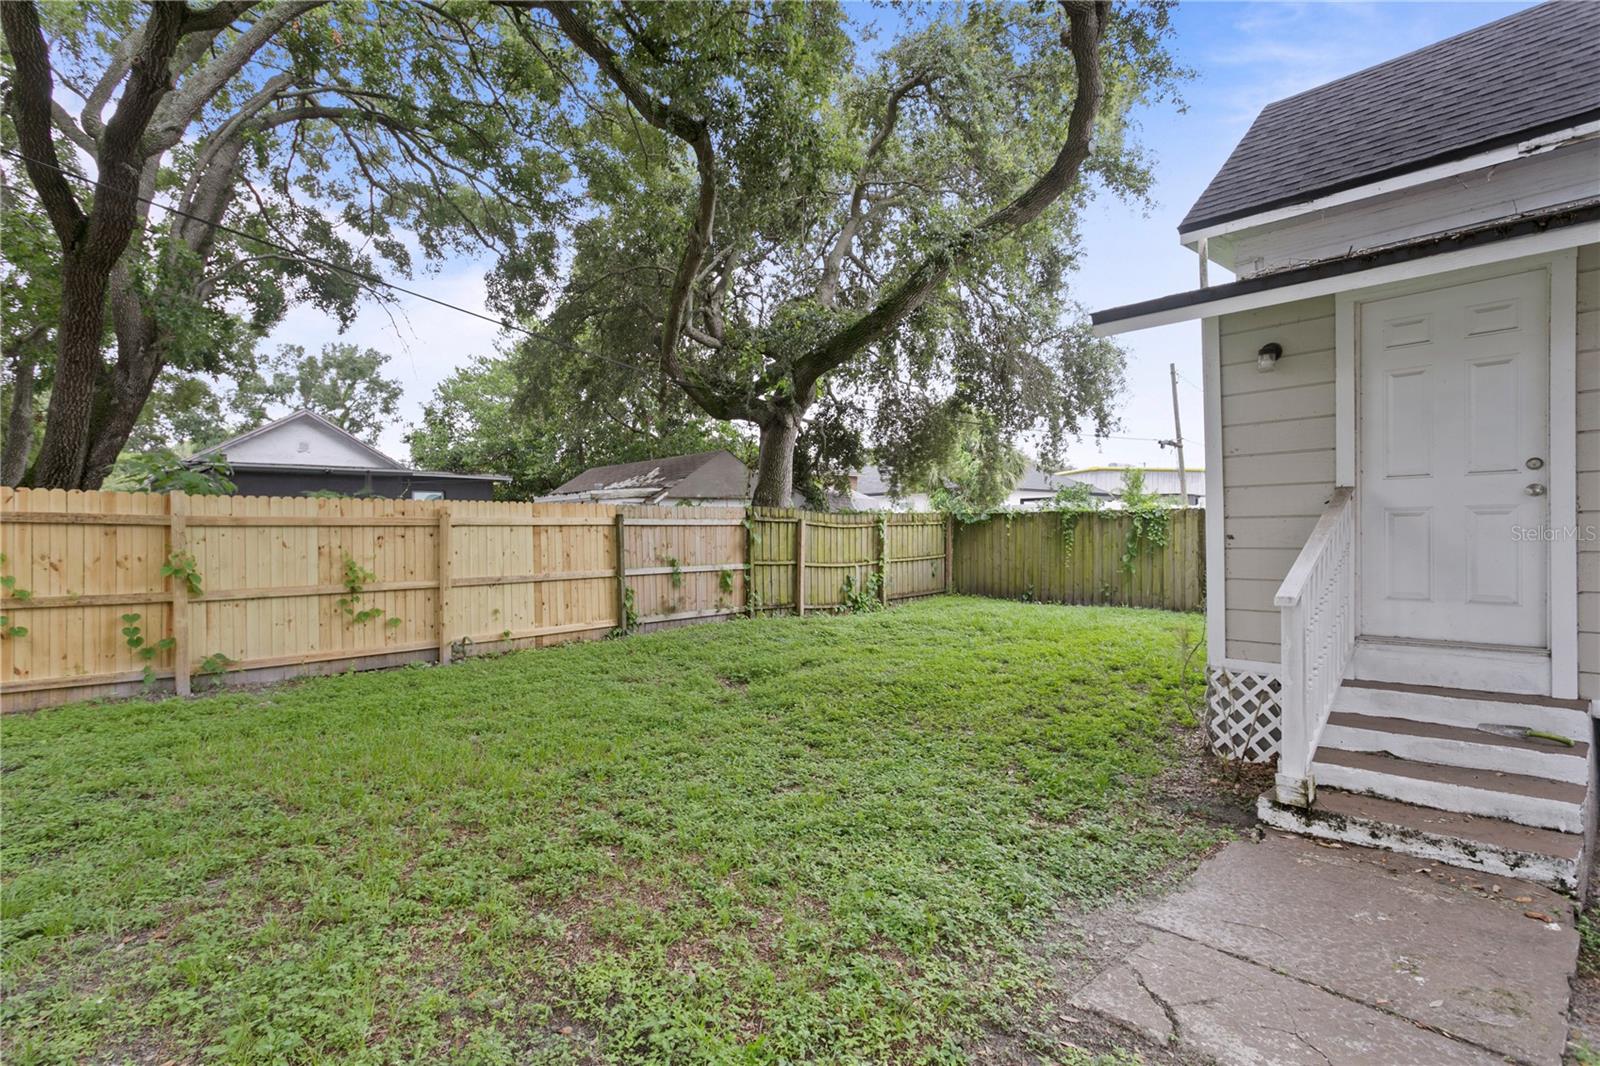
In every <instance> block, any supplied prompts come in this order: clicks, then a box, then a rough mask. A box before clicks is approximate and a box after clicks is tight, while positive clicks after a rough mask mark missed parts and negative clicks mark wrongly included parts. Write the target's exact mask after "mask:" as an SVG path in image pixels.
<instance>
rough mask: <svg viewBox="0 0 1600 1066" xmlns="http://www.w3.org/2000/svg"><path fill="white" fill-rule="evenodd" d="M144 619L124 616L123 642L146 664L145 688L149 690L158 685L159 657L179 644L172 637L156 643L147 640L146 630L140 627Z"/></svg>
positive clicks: (137, 615)
mask: <svg viewBox="0 0 1600 1066" xmlns="http://www.w3.org/2000/svg"><path fill="white" fill-rule="evenodd" d="M142 617H143V616H142V615H139V614H125V615H123V616H122V640H123V643H125V644H127V645H128V647H129V648H132V649H133V654H134V655H136V656H138V657H139V660H140V661H141V662H142V663H144V670H143V675H144V687H145V688H149V687H150V686H151V685H153V684H155V683H156V659H157V657H159V656H160V655H161V653H162V652H164V651H166V650H167V649H169V648H175V647H177V646H178V642H177V640H176V639H174V638H172V637H162V638H161V639H160V640H156V641H151V640H147V639H146V638H145V635H144V628H143V627H142V626H140V625H139V621H140V619H141V618H142Z"/></svg>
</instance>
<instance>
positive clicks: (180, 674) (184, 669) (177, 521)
mask: <svg viewBox="0 0 1600 1066" xmlns="http://www.w3.org/2000/svg"><path fill="white" fill-rule="evenodd" d="M188 514H189V496H188V494H187V493H184V492H174V493H172V494H171V495H169V496H168V497H167V523H168V533H167V551H168V552H169V553H170V554H169V555H168V558H169V559H170V558H171V557H172V556H173V555H177V554H179V553H182V552H187V551H188V550H189V519H188V517H187V516H188ZM172 688H173V691H175V692H177V694H178V695H180V696H187V695H189V692H190V684H189V582H188V579H187V578H185V577H182V576H175V577H173V578H172Z"/></svg>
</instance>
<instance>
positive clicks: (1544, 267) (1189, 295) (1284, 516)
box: [1094, 3, 1600, 889]
mask: <svg viewBox="0 0 1600 1066" xmlns="http://www.w3.org/2000/svg"><path fill="white" fill-rule="evenodd" d="M1596 42H1600V4H1588V3H1550V4H1545V5H1542V6H1539V7H1534V8H1529V9H1527V10H1524V11H1521V12H1519V13H1517V14H1514V15H1511V16H1509V17H1507V18H1504V19H1501V20H1499V21H1497V22H1493V23H1490V24H1488V25H1486V26H1482V27H1480V28H1478V29H1476V30H1472V31H1470V32H1468V33H1464V34H1461V35H1459V36H1457V37H1453V38H1451V39H1449V40H1446V41H1443V42H1440V43H1439V44H1436V45H1433V46H1431V47H1428V48H1424V49H1421V50H1419V51H1416V52H1412V53H1410V54H1408V55H1405V56H1401V57H1400V58H1398V59H1394V60H1391V61H1389V62H1387V63H1383V64H1380V65H1378V66H1376V67H1372V68H1370V69H1367V70H1364V71H1361V72H1359V73H1356V74H1353V75H1350V76H1349V77H1346V78H1341V79H1340V80H1338V81H1335V82H1331V83H1329V84H1327V85H1323V86H1321V87H1320V88H1315V89H1311V90H1310V91H1308V92H1304V93H1301V94H1299V95H1298V96H1293V97H1290V98H1288V99H1286V100H1281V101H1279V102H1277V103H1274V104H1271V105H1269V106H1268V107H1267V108H1266V109H1265V110H1263V111H1262V112H1261V115H1260V116H1259V117H1258V118H1257V119H1256V121H1255V124H1254V125H1252V126H1251V128H1250V130H1249V132H1248V133H1246V135H1245V137H1244V139H1243V141H1241V142H1240V144H1239V145H1238V147H1237V148H1235V149H1234V152H1233V154H1232V155H1231V156H1229V158H1228V160H1227V162H1226V163H1225V164H1224V165H1223V167H1222V169H1221V170H1220V171H1219V172H1218V173H1217V175H1216V177H1215V178H1214V179H1213V180H1212V181H1211V184H1210V185H1209V186H1208V187H1207V188H1206V190H1205V191H1204V193H1202V195H1201V196H1200V199H1199V200H1198V202H1196V203H1195V205H1194V207H1193V208H1192V209H1191V210H1190V211H1189V214H1188V217H1187V218H1185V219H1184V221H1183V223H1182V224H1181V226H1180V227H1179V239H1180V240H1181V241H1182V242H1183V243H1184V244H1185V245H1186V246H1188V247H1189V248H1192V249H1194V250H1195V251H1196V252H1198V254H1199V255H1200V256H1201V257H1202V270H1201V274H1200V287H1199V288H1196V289H1194V290H1192V291H1189V292H1180V293H1174V294H1171V295H1166V296H1160V297H1158V298H1156V299H1152V300H1148V301H1146V302H1143V303H1139V304H1134V305H1130V306H1126V307H1117V308H1112V309H1109V310H1104V311H1100V312H1097V313H1096V314H1095V315H1094V322H1095V324H1096V328H1097V331H1098V332H1099V333H1101V334H1102V335H1105V334H1115V333H1122V332H1126V331H1129V330H1135V329H1141V328H1144V327H1147V326H1157V325H1162V324H1165V323H1171V322H1179V321H1184V320H1199V321H1200V323H1201V338H1202V348H1203V356H1204V365H1205V394H1206V395H1205V402H1206V433H1205V439H1206V453H1207V454H1206V497H1207V499H1208V501H1209V503H1210V506H1209V507H1208V509H1207V515H1206V517H1207V536H1206V545H1207V548H1206V550H1207V562H1206V579H1207V612H1208V617H1207V635H1208V641H1209V649H1208V657H1207V658H1208V663H1209V667H1208V685H1209V691H1208V702H1209V706H1210V711H1209V716H1208V718H1209V725H1210V728H1211V730H1212V736H1213V742H1214V743H1215V744H1216V746H1217V747H1218V748H1219V750H1224V751H1228V752H1232V753H1237V754H1242V755H1245V756H1247V757H1252V758H1257V759H1262V758H1266V757H1269V756H1270V755H1272V754H1277V755H1278V758H1279V762H1278V773H1277V778H1276V787H1275V789H1274V791H1273V793H1272V794H1269V795H1267V796H1264V797H1263V798H1262V802H1261V805H1260V810H1261V813H1262V815H1263V817H1264V818H1266V819H1267V820H1269V821H1271V822H1273V823H1274V824H1278V825H1282V826H1286V827H1291V828H1299V829H1302V830H1306V831H1309V832H1313V833H1315V834H1317V835H1321V836H1326V837H1335V838H1338V839H1342V840H1349V841H1357V842H1361V843H1379V844H1382V845H1384V846H1387V847H1390V848H1393V849H1396V850H1400V851H1404V852H1407V853H1409V854H1413V855H1419V856H1424V857H1427V858H1428V859H1430V860H1431V859H1435V858H1442V859H1444V860H1446V861H1450V862H1454V863H1458V864H1462V865H1467V866H1471V867H1473V868H1476V869H1479V870H1485V871H1490V872H1493V873H1497V874H1507V873H1514V874H1516V875H1517V876H1523V877H1532V878H1535V879H1537V880H1541V881H1547V882H1551V883H1555V884H1558V885H1562V886H1564V887H1566V888H1568V889H1571V888H1573V887H1574V886H1575V885H1577V883H1578V882H1579V880H1580V879H1581V876H1582V874H1581V871H1582V870H1583V869H1584V866H1585V864H1586V860H1585V859H1584V857H1583V855H1582V852H1583V845H1584V833H1585V832H1586V831H1587V830H1589V829H1591V828H1592V826H1593V821H1594V813H1593V802H1592V795H1591V790H1590V788H1589V782H1590V781H1591V780H1592V779H1593V774H1594V766H1593V757H1592V751H1593V748H1592V745H1591V741H1592V726H1591V720H1590V715H1591V713H1593V712H1594V711H1595V710H1596V700H1597V698H1600V536H1597V532H1600V47H1597V46H1596ZM1207 259H1209V260H1210V261H1211V262H1214V263H1218V264H1220V265H1222V266H1224V267H1228V268H1230V269H1232V270H1233V271H1235V272H1236V274H1237V275H1238V280H1235V281H1230V282H1226V283H1222V284H1217V285H1213V286H1210V287H1207V286H1206V285H1205V271H1204V265H1203V264H1204V262H1205V261H1206V260H1207ZM1486 724H1487V725H1489V726H1493V727H1495V728H1496V729H1500V727H1507V728H1506V729H1505V730H1501V732H1499V733H1492V732H1487V731H1485V730H1483V729H1482V728H1480V727H1481V726H1483V725H1486ZM1527 728H1533V729H1537V730H1541V731H1545V732H1549V733H1555V734H1560V735H1562V736H1565V737H1567V738H1569V739H1570V740H1572V741H1573V742H1574V744H1573V745H1572V746H1570V747H1569V746H1565V745H1562V744H1559V743H1547V742H1541V741H1540V740H1539V739H1537V738H1527V737H1523V738H1521V739H1519V738H1518V737H1517V736H1514V735H1513V736H1507V735H1504V733H1505V732H1506V731H1508V730H1509V731H1510V732H1512V733H1514V732H1515V731H1516V730H1517V729H1527ZM1441 812H1445V813H1441ZM1506 822H1510V823H1518V824H1515V825H1510V826H1507V825H1505V824H1503V823H1506Z"/></svg>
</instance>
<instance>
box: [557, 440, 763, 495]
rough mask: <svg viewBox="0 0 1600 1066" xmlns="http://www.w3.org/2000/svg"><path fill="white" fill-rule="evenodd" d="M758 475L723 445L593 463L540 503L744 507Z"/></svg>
mask: <svg viewBox="0 0 1600 1066" xmlns="http://www.w3.org/2000/svg"><path fill="white" fill-rule="evenodd" d="M753 479H754V478H753V475H752V474H751V472H750V468H749V467H747V466H745V465H744V463H742V462H740V461H739V457H738V456H736V455H734V454H733V453H732V452H730V451H724V450H722V449H718V450H717V451H712V452H697V453H695V454H693V455H673V456H669V457H668V458H665V459H645V460H642V461H640V462H637V463H617V464H615V465H613V466H595V467H590V468H589V469H588V470H585V471H584V472H583V473H581V474H579V475H578V476H577V477H575V478H573V479H572V480H570V481H568V482H566V483H565V484H563V485H560V486H558V487H557V488H555V489H554V490H553V491H551V492H550V493H549V494H548V495H546V496H541V497H540V501H541V502H544V503H616V504H650V505H657V506H663V507H670V506H673V505H674V504H677V505H700V506H715V507H742V506H744V504H745V502H746V501H748V500H749V499H750V488H751V484H752V481H753Z"/></svg>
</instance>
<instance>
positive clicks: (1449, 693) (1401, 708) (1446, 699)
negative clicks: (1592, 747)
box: [1333, 679, 1593, 742]
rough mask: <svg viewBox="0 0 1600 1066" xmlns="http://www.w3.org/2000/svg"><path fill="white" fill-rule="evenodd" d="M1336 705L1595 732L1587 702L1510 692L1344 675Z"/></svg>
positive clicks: (1470, 722)
mask: <svg viewBox="0 0 1600 1066" xmlns="http://www.w3.org/2000/svg"><path fill="white" fill-rule="evenodd" d="M1333 709H1334V710H1335V711H1344V712H1347V713H1350V714H1363V715H1369V716H1372V717H1381V718H1406V719H1409V720H1411V721H1414V722H1437V723H1440V724H1442V725H1453V726H1461V727H1463V728H1468V729H1470V728H1472V727H1474V726H1476V725H1478V724H1479V723H1482V722H1494V723H1498V724H1503V725H1519V726H1525V727H1527V728H1529V729H1541V730H1545V731H1546V732H1551V733H1560V734H1561V735H1563V736H1568V737H1571V738H1572V739H1573V740H1576V741H1581V742H1588V741H1589V740H1590V737H1591V733H1592V731H1593V725H1592V723H1591V721H1590V718H1589V708H1588V704H1586V703H1585V702H1583V701H1582V700H1562V699H1554V698H1552V697H1550V696H1531V695H1522V694H1518V693H1509V692H1486V691H1481V690H1477V689H1464V688H1445V687H1441V686H1438V685H1412V684H1401V683H1398V682H1392V681H1363V680H1360V679H1346V680H1345V682H1344V683H1343V684H1342V685H1340V686H1339V691H1338V693H1337V694H1335V696H1334V701H1333Z"/></svg>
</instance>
